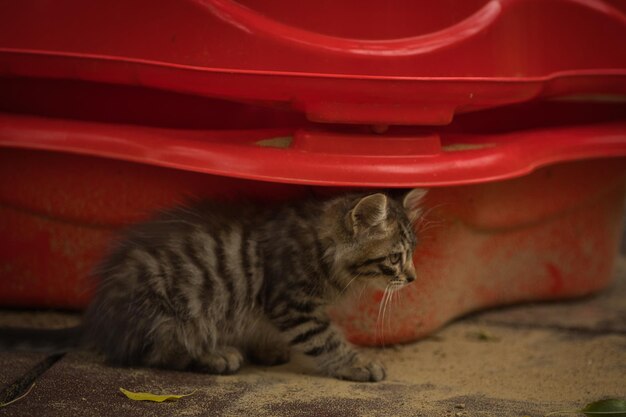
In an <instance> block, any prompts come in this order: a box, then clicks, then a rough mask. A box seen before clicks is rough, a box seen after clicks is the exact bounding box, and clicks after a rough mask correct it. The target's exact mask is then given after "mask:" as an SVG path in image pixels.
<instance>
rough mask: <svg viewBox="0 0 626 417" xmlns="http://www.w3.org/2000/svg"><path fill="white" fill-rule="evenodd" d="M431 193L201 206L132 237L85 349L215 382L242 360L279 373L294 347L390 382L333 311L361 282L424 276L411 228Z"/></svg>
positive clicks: (115, 258)
mask: <svg viewBox="0 0 626 417" xmlns="http://www.w3.org/2000/svg"><path fill="white" fill-rule="evenodd" d="M424 194H425V191H424V190H420V189H416V190H413V191H411V192H410V193H408V194H407V195H406V196H405V197H404V199H403V203H402V204H401V203H399V202H397V201H395V200H394V199H392V198H390V197H388V196H387V195H385V194H382V193H376V194H370V195H348V196H342V197H338V198H334V199H331V200H328V201H325V202H319V201H309V202H302V203H299V204H295V205H287V206H284V207H281V208H277V209H276V208H274V209H269V208H264V209H259V208H253V207H250V206H240V207H237V206H232V207H231V206H225V205H217V204H212V203H201V204H197V205H194V206H192V207H179V208H174V209H173V210H170V211H167V212H165V213H163V214H162V215H161V216H159V218H158V219H156V220H154V221H152V222H149V223H145V224H141V225H138V226H136V227H134V228H133V229H131V230H130V231H129V232H128V233H127V234H126V236H125V238H123V239H122V240H121V242H120V243H119V244H118V246H117V247H116V248H115V249H114V250H113V251H112V253H111V254H110V255H109V256H108V257H107V259H106V260H105V261H104V262H103V263H102V265H101V266H100V268H99V269H98V271H97V272H98V273H97V275H98V276H99V277H101V278H102V283H101V285H100V288H99V290H98V291H97V294H96V296H95V299H94V301H93V303H92V304H91V306H90V307H89V308H88V310H87V313H86V316H85V319H84V322H83V325H82V328H81V344H83V345H88V346H91V347H94V348H96V349H97V350H99V351H101V352H102V353H104V354H105V356H106V357H107V359H108V360H109V362H111V363H113V364H118V365H145V366H154V367H163V368H170V369H180V370H182V369H193V370H199V371H203V372H208V373H213V374H230V373H234V372H236V371H237V370H239V368H240V367H241V365H242V362H243V358H244V357H247V358H248V359H249V360H251V361H253V362H256V363H260V364H265V365H276V364H281V363H284V362H287V361H288V360H289V355H290V350H291V349H295V350H296V351H299V352H301V353H303V354H304V355H307V356H309V357H311V358H312V359H313V360H314V362H315V364H316V365H317V367H318V368H319V370H321V371H322V372H324V373H325V374H327V375H331V376H334V377H337V378H341V379H348V380H352V381H380V380H382V379H383V378H385V370H384V368H383V367H382V366H381V364H379V363H377V362H373V361H369V360H368V359H366V358H364V357H362V356H361V355H360V354H359V353H358V352H357V351H356V350H354V348H353V347H352V346H350V345H349V344H348V343H347V342H346V340H345V339H344V337H343V335H342V333H341V332H340V331H339V330H338V329H337V328H336V327H335V326H334V325H333V324H332V323H331V321H330V319H329V317H328V315H327V312H326V308H327V307H328V306H329V305H330V304H332V303H336V302H339V301H340V300H341V298H342V296H344V295H345V294H346V293H347V292H348V291H346V289H347V288H357V287H359V286H362V285H375V286H378V287H380V288H385V287H388V286H389V285H392V286H393V287H394V288H399V287H400V286H403V285H406V284H408V283H410V282H411V281H413V280H414V279H415V268H414V266H413V261H412V255H413V250H414V248H415V244H416V237H415V234H414V231H413V227H412V225H411V221H412V220H414V219H415V218H416V217H418V216H419V214H420V209H419V207H418V206H419V204H420V200H421V198H422V197H423V196H424Z"/></svg>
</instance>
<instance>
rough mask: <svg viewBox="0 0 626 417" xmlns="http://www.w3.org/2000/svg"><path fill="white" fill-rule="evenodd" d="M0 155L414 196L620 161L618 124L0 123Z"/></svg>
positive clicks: (623, 147)
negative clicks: (399, 128) (442, 129)
mask: <svg viewBox="0 0 626 417" xmlns="http://www.w3.org/2000/svg"><path fill="white" fill-rule="evenodd" d="M0 146H5V147H16V148H26V149H41V150H51V151H62V152H70V153H76V154H83V155H93V156H101V157H107V158H114V159H120V160H127V161H135V162H141V163H146V164H151V165H158V166H165V167H172V168H177V169H182V170H187V171H194V172H203V173H210V174H217V175H224V176H231V177H239V178H248V179H255V180H266V181H274V182H286V183H299V184H315V185H341V186H373V187H413V186H441V185H459V184H471V183H479V182H487V181H493V180H499V179H505V178H511V177H516V176H521V175H524V174H527V173H529V172H531V171H532V170H534V169H535V168H537V167H539V166H542V165H547V164H551V163H555V162H560V161H569V160H576V159H583V158H594V157H609V156H613V157H615V156H626V122H615V123H603V124H596V125H587V126H576V127H561V128H555V127H552V128H544V129H535V130H525V131H520V132H516V133H502V134H496V133H492V134H481V135H468V134H466V135H463V134H455V133H441V134H434V133H430V134H412V135H393V136H374V135H355V134H342V133H334V132H327V131H319V130H317V131H316V130H295V131H294V130H290V129H257V130H239V131H237V130H173V129H158V128H148V127H138V126H127V125H112V124H101V123H89V122H76V121H68V120H55V119H45V118H33V117H24V116H16V115H7V114H4V115H0Z"/></svg>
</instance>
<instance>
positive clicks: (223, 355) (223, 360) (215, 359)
mask: <svg viewBox="0 0 626 417" xmlns="http://www.w3.org/2000/svg"><path fill="white" fill-rule="evenodd" d="M242 364H243V356H242V355H241V352H239V350H238V349H236V348H233V347H225V348H221V349H218V350H216V351H215V352H210V353H208V354H206V355H205V356H204V358H202V360H201V361H198V362H196V363H194V364H193V369H194V370H196V371H200V372H207V373H209V374H218V375H230V374H234V373H235V372H237V371H238V370H239V368H241V365H242Z"/></svg>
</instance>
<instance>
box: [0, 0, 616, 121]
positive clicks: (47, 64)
mask: <svg viewBox="0 0 626 417" xmlns="http://www.w3.org/2000/svg"><path fill="white" fill-rule="evenodd" d="M625 10H626V5H625V3H624V2H622V1H619V0H606V1H602V0H462V1H458V2H457V4H456V6H455V7H450V5H449V2H433V1H417V0H402V1H398V2H384V3H383V2H364V1H361V0H351V1H341V2H338V1H334V0H319V1H315V2H300V1H291V2H285V1H278V0H246V1H243V0H240V1H239V2H235V1H233V0H163V1H159V2H155V1H152V0H127V1H124V2H122V3H120V2H111V1H107V0H93V1H84V0H56V1H52V2H51V1H47V0H22V1H13V2H3V3H2V5H0V76H16V75H17V76H31V77H44V78H61V79H75V80H89V81H100V82H108V83H117V84H125V85H140V86H147V87H152V88H159V89H166V90H172V91H178V92H187V93H193V94H197V95H205V96H212V97H222V98H228V99H233V100H240V101H258V102H263V103H265V104H268V103H269V104H274V105H277V106H281V107H285V106H290V107H292V108H294V109H297V110H298V111H301V112H303V113H305V114H306V116H307V117H308V118H309V120H312V121H322V122H339V123H367V124H405V125H416V124H424V125H443V124H447V123H449V122H450V121H451V120H452V118H453V116H454V115H455V114H458V113H463V112H469V111H474V110H479V109H484V108H489V107H494V106H500V105H503V104H510V103H517V102H523V101H528V100H531V99H534V98H537V97H564V96H576V97H578V98H581V97H582V98H584V97H589V96H590V95H593V96H594V98H595V99H598V98H600V99H607V97H606V95H624V94H626V48H624V40H625V39H626V16H625ZM608 99H610V97H608Z"/></svg>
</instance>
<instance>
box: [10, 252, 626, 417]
mask: <svg viewBox="0 0 626 417" xmlns="http://www.w3.org/2000/svg"><path fill="white" fill-rule="evenodd" d="M615 273H616V280H615V283H614V285H613V286H612V288H610V289H609V290H607V291H605V292H603V293H602V294H599V295H597V296H595V297H592V298H588V299H585V300H579V301H570V302H563V303H550V304H538V305H525V306H518V307H511V308H506V309H498V310H492V311H488V312H483V313H481V314H476V315H473V316H470V317H466V318H464V319H461V320H458V321H456V322H454V323H452V324H450V325H448V326H447V327H445V328H444V329H442V330H441V331H439V332H438V333H437V334H435V335H434V336H432V337H430V338H428V339H425V340H422V341H419V342H416V343H413V344H409V345H403V346H393V347H387V348H385V349H366V352H367V353H368V354H370V355H372V356H375V357H377V358H379V359H380V360H382V361H383V362H384V363H385V364H386V365H387V374H388V378H387V380H386V381H384V382H382V383H377V384H371V383H369V384H358V383H352V382H346V381H338V380H334V379H330V378H326V377H322V376H319V375H317V374H315V372H314V371H313V370H312V369H311V368H310V367H308V366H307V365H306V363H305V362H304V361H303V360H301V359H298V358H296V359H295V360H293V361H292V362H291V363H289V364H287V365H283V366H279V367H274V368H263V367H253V366H246V367H245V368H244V369H243V370H242V371H241V372H240V373H239V374H237V375H232V376H219V377H216V376H209V375H202V374H193V373H185V372H169V371H160V370H150V369H119V368H111V367H107V366H104V365H103V364H102V362H101V361H100V359H99V358H97V357H95V356H93V355H91V354H88V353H84V352H75V353H70V354H68V355H66V356H65V357H64V358H62V359H61V360H59V361H58V362H56V363H55V364H54V365H53V366H52V367H51V368H50V369H49V370H47V371H46V372H45V373H43V375H41V376H40V377H39V378H38V379H37V381H36V385H35V386H34V388H33V389H32V391H31V392H30V393H29V394H28V395H27V396H26V397H24V398H23V399H22V400H20V401H18V402H16V403H14V404H11V405H10V406H7V407H6V408H3V409H0V415H6V416H73V415H79V416H108V415H111V416H113V415H115V416H120V415H124V416H219V415H224V416H236V415H250V416H279V415H287V416H434V417H437V416H455V417H457V416H516V417H522V416H542V415H544V414H545V413H547V412H549V411H554V410H567V409H576V408H580V407H582V406H584V405H585V404H587V403H589V402H591V401H595V400H598V399H603V398H609V397H617V398H625V397H626V301H624V300H626V258H621V259H619V261H618V265H617V268H616V272H615ZM77 320H78V316H76V315H72V314H63V313H54V312H38V313H32V312H20V311H2V312H1V313H0V325H6V324H17V323H20V324H28V325H33V326H63V325H66V324H69V323H73V322H76V321H77ZM43 358H44V356H43V355H37V354H17V353H2V354H0V367H1V368H0V369H2V371H1V372H0V374H1V376H0V384H1V386H2V387H6V386H8V385H10V382H11V381H14V380H15V379H18V378H19V377H20V375H23V374H24V373H25V372H26V371H27V370H28V369H29V368H31V367H32V366H34V365H35V364H36V363H37V362H38V361H40V360H41V359H43ZM119 387H124V388H126V389H129V390H132V391H149V392H153V393H177V394H185V393H191V392H193V393H194V394H193V395H192V396H189V397H185V398H183V399H181V400H179V401H177V402H169V403H160V404H158V403H146V402H135V401H131V400H129V399H127V398H125V397H124V396H123V395H122V394H121V393H120V392H119Z"/></svg>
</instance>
